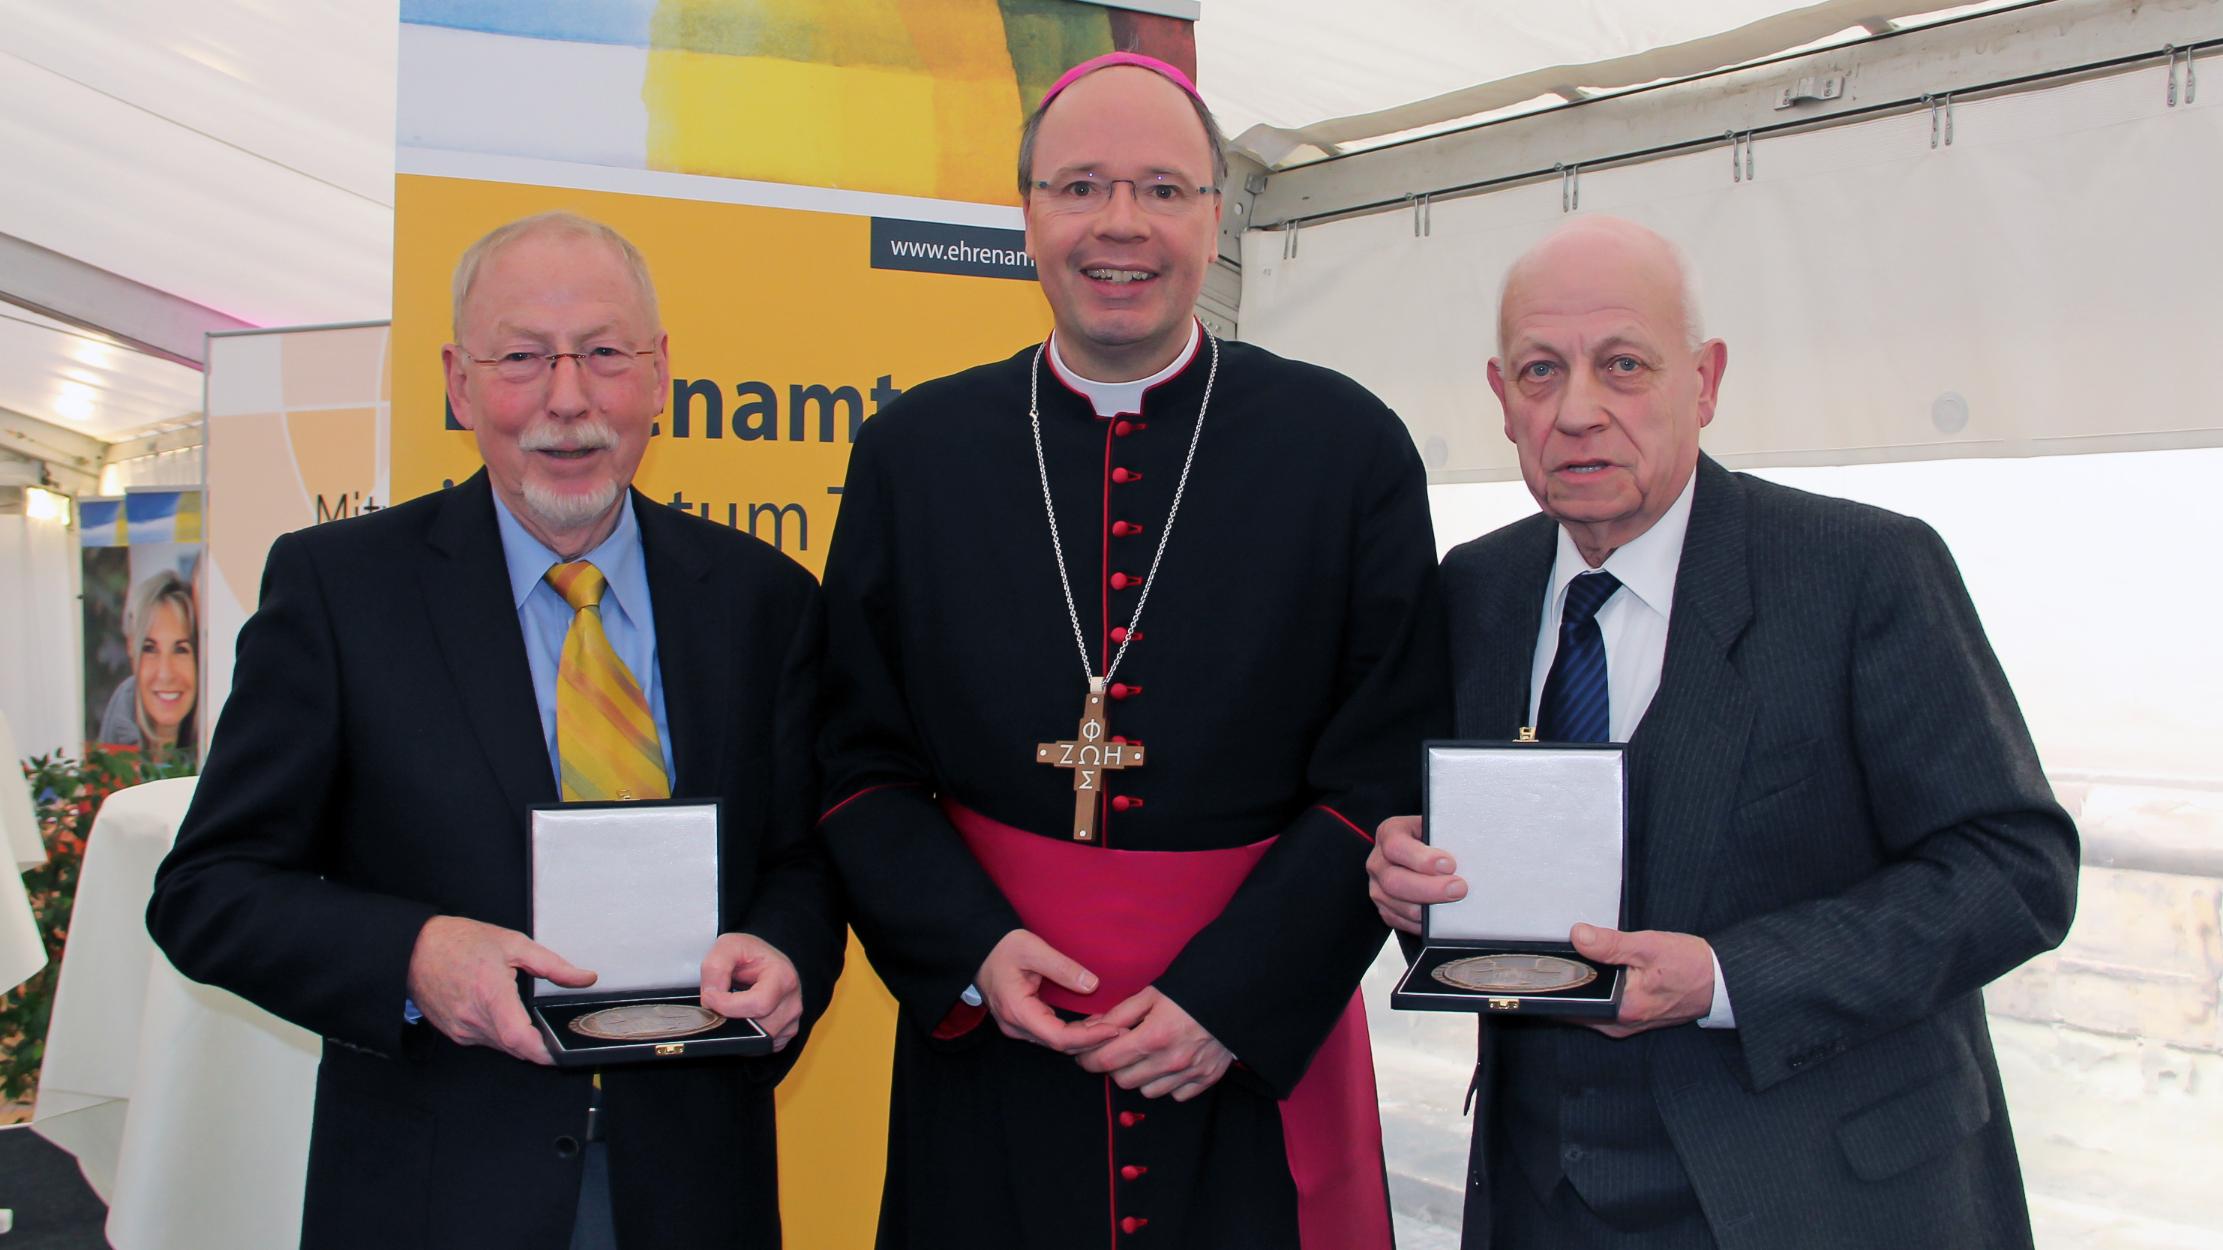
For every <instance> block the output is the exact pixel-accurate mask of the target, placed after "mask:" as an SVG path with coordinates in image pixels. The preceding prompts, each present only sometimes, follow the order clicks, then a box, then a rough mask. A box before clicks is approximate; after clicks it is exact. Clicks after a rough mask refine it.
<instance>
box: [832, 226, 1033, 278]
mask: <svg viewBox="0 0 2223 1250" xmlns="http://www.w3.org/2000/svg"><path fill="white" fill-rule="evenodd" d="M1026 249H1027V236H1026V232H1025V231H1023V230H1005V229H1002V228H999V227H996V226H952V225H948V224H946V223H943V222H938V221H903V220H901V219H899V218H894V217H875V218H873V219H872V267H873V268H874V269H908V270H912V271H914V272H917V273H952V274H962V275H964V276H966V277H975V278H1017V279H1018V280H1019V281H1021V282H1032V281H1034V258H1033V257H1032V256H1029V255H1027V250H1026Z"/></svg>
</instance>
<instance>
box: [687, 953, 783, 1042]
mask: <svg viewBox="0 0 2223 1250" xmlns="http://www.w3.org/2000/svg"><path fill="white" fill-rule="evenodd" d="M736 987H739V988H736ZM702 1005H703V1006H705V1007H708V1008H709V1009H711V1010H712V1011H715V1012H717V1013H718V1014H719V1015H721V1016H724V1017H726V1018H727V1019H729V1020H754V1021H756V1022H757V1025H758V1027H760V1028H762V1029H763V1030H764V1031H765V1032H767V1033H769V1034H771V1035H772V1049H774V1050H785V1049H786V1048H787V1044H788V1043H789V1042H792V1041H794V1040H795V1032H796V1030H797V1029H798V1028H800V1027H801V1026H802V1023H803V978H802V977H800V976H797V975H796V973H795V965H794V964H793V963H792V962H790V961H789V960H788V958H787V956H785V955H782V954H781V953H780V952H779V948H778V947H776V946H774V945H772V944H771V943H770V942H767V941H765V940H764V939H763V938H760V937H757V936H755V935H753V934H748V933H727V934H723V935H721V936H720V937H719V938H718V940H717V941H716V942H715V943H713V944H712V945H711V947H710V954H709V955H708V956H706V957H705V958H704V959H703V961H702Z"/></svg>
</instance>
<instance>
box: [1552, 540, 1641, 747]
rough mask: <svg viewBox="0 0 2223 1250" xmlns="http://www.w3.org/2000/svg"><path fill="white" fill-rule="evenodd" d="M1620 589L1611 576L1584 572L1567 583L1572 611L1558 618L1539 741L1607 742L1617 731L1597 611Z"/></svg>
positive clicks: (1618, 583)
mask: <svg viewBox="0 0 2223 1250" xmlns="http://www.w3.org/2000/svg"><path fill="white" fill-rule="evenodd" d="M1619 589H1621V579H1619V578H1617V577H1615V576H1614V575H1613V574H1611V573H1584V574H1581V575H1579V576H1577V577H1576V578H1575V580H1573V581H1571V582H1569V583H1567V607H1566V610H1565V611H1564V612H1563V613H1561V614H1560V618H1559V652H1558V654H1557V655H1554V656H1553V657H1552V661H1551V675H1550V676H1548V677H1546V678H1545V679H1544V698H1543V701H1542V703H1541V704H1540V705H1539V706H1538V708H1537V715H1536V736H1537V737H1538V738H1541V739H1543V740H1544V741H1546V742H1605V741H1608V740H1610V738H1611V736H1612V730H1613V713H1612V705H1611V703H1610V701H1609V700H1608V699H1607V697H1606V653H1605V636H1604V635H1603V634H1600V633H1599V632H1598V609H1599V608H1602V607H1604V606H1605V601H1606V600H1608V599H1611V598H1612V597H1613V592H1614V591H1616V590H1619Z"/></svg>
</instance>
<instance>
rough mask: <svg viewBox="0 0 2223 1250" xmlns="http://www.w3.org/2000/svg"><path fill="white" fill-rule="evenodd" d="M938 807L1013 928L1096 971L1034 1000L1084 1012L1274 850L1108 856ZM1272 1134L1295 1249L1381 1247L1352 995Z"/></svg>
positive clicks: (1356, 1003)
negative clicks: (1081, 990)
mask: <svg viewBox="0 0 2223 1250" xmlns="http://www.w3.org/2000/svg"><path fill="white" fill-rule="evenodd" d="M942 810H943V812H945V813H946V814H947V815H948V816H949V819H950V823H952V824H954V825H956V826H957V831H958V833H960V834H962V835H963V836H964V839H965V844H966V845H967V846H970V847H971V848H972V852H973V855H974V857H975V858H977V859H979V860H980V863H981V866H982V867H984V868H986V869H987V870H988V875H989V876H990V877H991V878H993V879H994V880H995V883H996V885H997V887H998V888H1000V889H1001V890H1002V891H1003V894H1004V897H1005V898H1008V899H1010V900H1011V904H1012V906H1013V907H1015V908H1016V909H1017V910H1018V912H1019V919H1020V921H1021V922H1022V923H1024V924H1025V925H1026V927H1027V928H1028V929H1029V930H1030V931H1032V932H1033V933H1034V934H1035V935H1037V936H1038V937H1040V938H1041V939H1042V940H1043V941H1045V942H1048V943H1049V944H1050V945H1051V946H1053V947H1055V948H1057V949H1058V950H1059V951H1061V952H1063V953H1065V954H1066V955H1069V956H1071V957H1072V958H1073V959H1075V960H1077V961H1079V963H1080V964H1081V966H1083V967H1085V968H1087V969H1088V970H1089V971H1091V972H1093V973H1095V974H1096V976H1097V986H1096V992H1095V993H1093V994H1075V993H1073V992H1072V991H1070V990H1066V989H1062V988H1060V987H1058V986H1056V985H1052V984H1049V983H1044V985H1043V987H1042V999H1043V1001H1044V1002H1047V1003H1049V1004H1051V1005H1052V1006H1056V1007H1062V1008H1065V1009H1066V1010H1068V1011H1078V1012H1084V1013H1094V1012H1099V1011H1108V1010H1110V1009H1111V1008H1112V1007H1114V1006H1116V1005H1118V1004H1119V1003H1120V1002H1122V1001H1123V1000H1125V999H1127V998H1128V997H1130V996H1132V995H1133V994H1135V993H1137V992H1139V991H1141V990H1143V989H1144V988H1146V987H1148V986H1149V985H1150V984H1151V983H1152V982H1154V981H1156V980H1157V979H1158V976H1159V974H1161V973H1163V972H1164V971H1165V970H1166V968H1167V967H1169V966H1170V965H1171V964H1172V963H1173V959H1174V956H1176V955H1178V954H1180V952H1181V949H1182V948H1183V947H1184V946H1186V945H1187V944H1188V941H1189V939H1190V938H1191V937H1193V936H1195V935H1196V932H1197V931H1198V930H1199V929H1202V928H1203V927H1204V926H1205V925H1206V924H1208V923H1210V922H1211V921H1212V919H1213V918H1214V917H1217V916H1218V915H1219V914H1220V912H1221V911H1222V910H1223V909H1225V908H1226V906H1227V902H1228V900H1229V899H1231V898H1233V897H1234V895H1235V890H1236V888H1237V887H1239V886H1241V885H1242V883H1243V881H1244V879H1245V878H1247V877H1249V876H1250V871H1251V869H1252V868H1254V867H1256V866H1257V864H1258V861H1259V859H1260V857H1262V856H1263V855H1265V853H1266V849H1267V848H1268V847H1270V846H1272V845H1273V844H1274V840H1273V839H1271V838H1268V839H1266V840H1265V841H1263V842H1253V843H1251V844H1250V845H1249V846H1238V847H1231V848H1228V849H1226V850H1218V851H1114V850H1109V849H1106V848H1104V847H1097V846H1084V845H1081V844H1079V843H1075V842H1068V841H1065V840H1063V839H1060V838H1045V837H1040V836H1037V835H1035V834H1031V833H1028V832H1026V831H1025V830H1023V829H1015V828H1013V827H1011V826H1010V825H1006V824H1003V823H1001V822H999V821H996V820H992V819H990V818H988V817H986V816H983V815H981V814H980V813H979V812H976V811H973V810H972V809H971V808H968V807H964V806H962V805H960V804H958V803H956V802H953V801H952V800H950V799H948V798H946V797H945V798H944V799H943V800H942ZM1281 1135H1282V1141H1283V1143H1284V1146H1285V1148H1286V1151H1287V1154H1288V1158H1289V1174H1290V1176H1291V1177H1292V1178H1293V1179H1294V1180H1295V1181H1296V1187H1297V1229H1298V1234H1299V1236H1300V1237H1301V1238H1302V1241H1303V1247H1304V1250H1389V1246H1390V1225H1389V1194H1388V1191H1387V1188H1386V1187H1385V1184H1384V1181H1383V1175H1382V1121H1381V1114H1380V1109H1379V1100H1378V1098H1377V1096H1376V1094H1375V1092H1374V1055H1373V1050H1372V1048H1371V1046H1370V1044H1369V1042H1368V1041H1367V1035H1366V1008H1365V1005H1364V1003H1363V1002H1362V1001H1361V1000H1360V998H1359V995H1358V994H1357V993H1356V992H1355V991H1354V992H1353V993H1352V995H1351V1001H1350V1003H1349V1004H1348V1005H1347V1006H1345V1007H1344V1009H1343V1015H1342V1017H1341V1018H1340V1019H1339V1020H1337V1022H1336V1025H1335V1029H1334V1031H1332V1032H1331V1033H1329V1034H1328V1040H1327V1041H1326V1042H1325V1043H1323V1044H1322V1045H1321V1047H1320V1050H1319V1052H1318V1053H1317V1054H1315V1055H1314V1056H1313V1057H1312V1065H1311V1066H1310V1067H1309V1068H1307V1069H1306V1070H1305V1074H1304V1076H1303V1078H1302V1079H1300V1080H1299V1081H1298V1082H1297V1087H1296V1089H1295V1090H1294V1091H1292V1092H1291V1093H1290V1095H1289V1097H1287V1098H1285V1099H1283V1100H1282V1101H1281Z"/></svg>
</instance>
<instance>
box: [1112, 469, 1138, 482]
mask: <svg viewBox="0 0 2223 1250" xmlns="http://www.w3.org/2000/svg"><path fill="white" fill-rule="evenodd" d="M1112 480H1113V481H1115V482H1117V483H1119V484H1120V485H1121V486H1125V485H1126V484H1127V483H1129V482H1139V481H1141V480H1142V474H1140V473H1137V472H1135V471H1134V470H1133V469H1128V468H1118V469H1113V470H1112Z"/></svg>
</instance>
